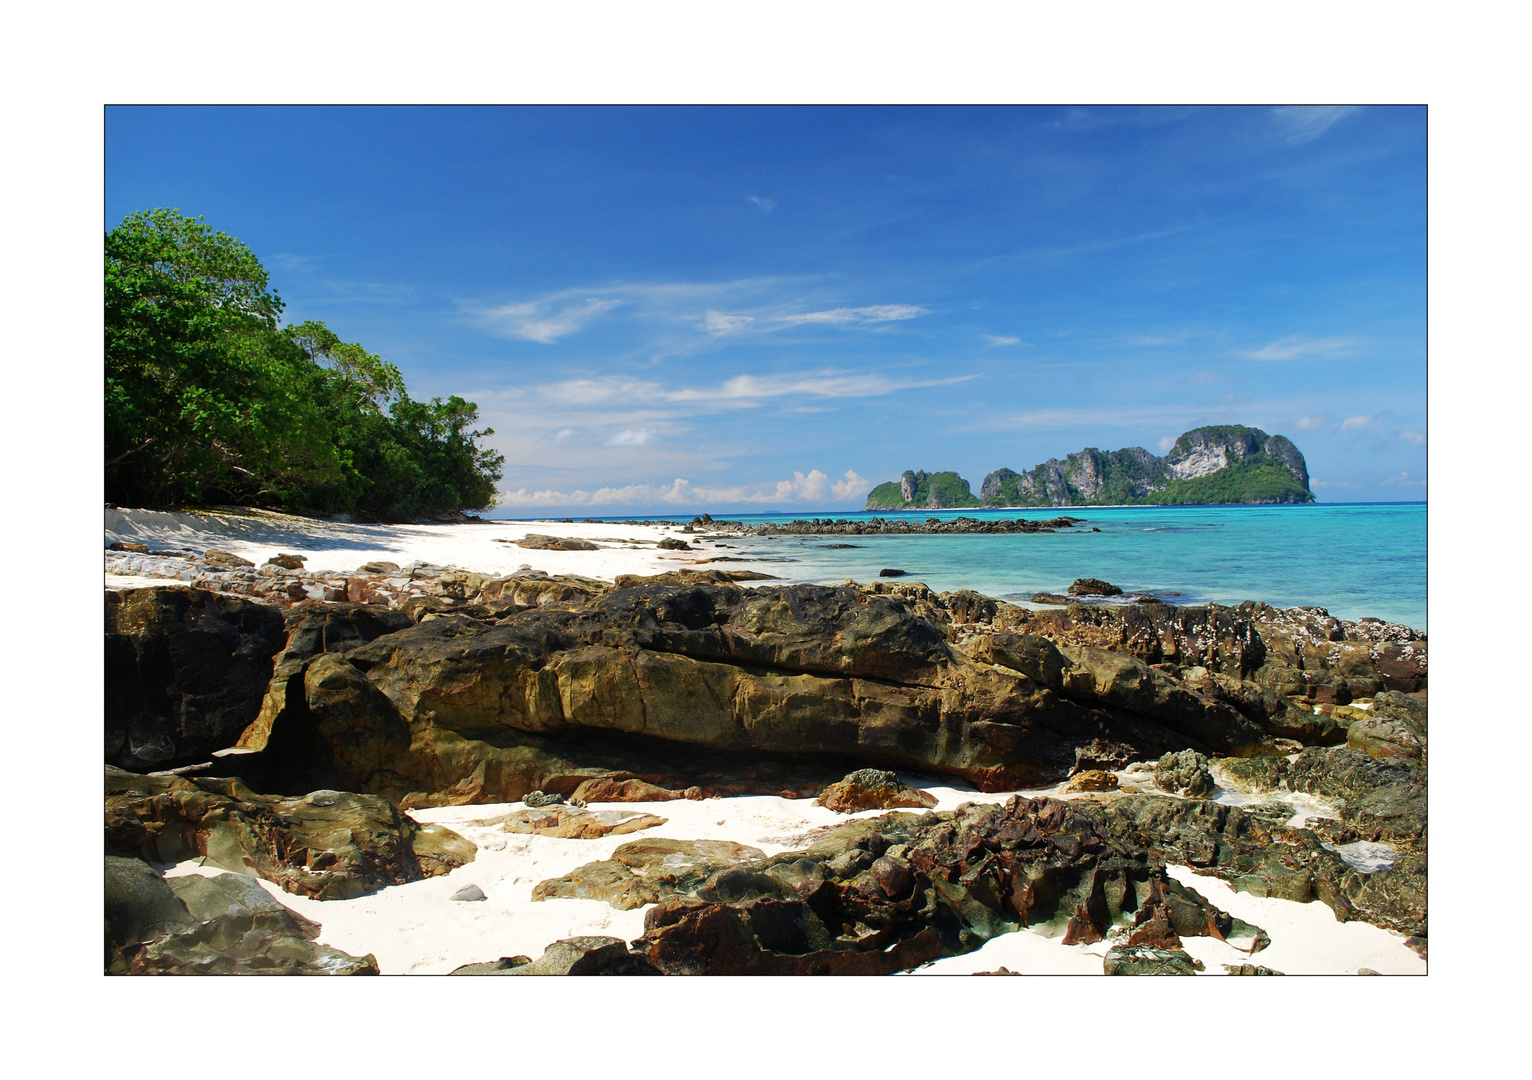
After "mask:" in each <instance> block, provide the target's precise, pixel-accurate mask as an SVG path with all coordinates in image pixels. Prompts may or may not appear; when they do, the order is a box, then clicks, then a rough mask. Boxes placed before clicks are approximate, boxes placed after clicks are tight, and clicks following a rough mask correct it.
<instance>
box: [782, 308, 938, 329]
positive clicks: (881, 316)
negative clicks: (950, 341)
mask: <svg viewBox="0 0 1532 1080" xmlns="http://www.w3.org/2000/svg"><path fill="white" fill-rule="evenodd" d="M928 314H930V312H928V311H927V310H926V309H925V308H923V307H919V306H917V305H915V304H871V305H869V306H867V307H856V308H852V307H840V308H831V309H829V310H828V311H802V312H798V313H796V314H792V315H778V316H777V317H776V318H774V319H773V320H772V321H773V322H777V323H781V324H782V325H783V326H803V325H805V324H808V323H817V324H821V325H827V326H861V325H866V324H868V323H885V322H902V321H904V320H905V319H918V318H919V317H920V316H922V315H928Z"/></svg>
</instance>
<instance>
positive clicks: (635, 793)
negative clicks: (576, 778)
mask: <svg viewBox="0 0 1532 1080" xmlns="http://www.w3.org/2000/svg"><path fill="white" fill-rule="evenodd" d="M574 797H575V798H576V799H580V800H582V801H584V802H587V803H610V802H670V801H671V800H672V799H702V798H706V796H705V795H704V793H703V791H702V789H701V788H699V787H689V788H685V789H683V790H681V791H674V790H672V789H670V788H664V787H660V786H658V785H656V784H651V783H649V782H648V781H645V780H639V779H638V778H636V777H630V778H628V779H626V780H619V779H616V778H614V777H610V776H596V777H592V778H591V779H589V780H585V781H582V782H581V784H580V786H579V787H577V788H575V791H574Z"/></svg>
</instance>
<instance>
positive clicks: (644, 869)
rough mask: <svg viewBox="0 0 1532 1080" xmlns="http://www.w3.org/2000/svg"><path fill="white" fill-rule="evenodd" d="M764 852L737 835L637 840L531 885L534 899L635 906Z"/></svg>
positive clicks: (683, 889) (694, 886)
mask: <svg viewBox="0 0 1532 1080" xmlns="http://www.w3.org/2000/svg"><path fill="white" fill-rule="evenodd" d="M763 856H764V852H762V851H761V849H760V848H753V847H749V846H747V845H745V844H736V843H734V842H733V841H732V840H667V839H663V838H660V837H656V838H654V839H648V840H632V841H629V842H628V843H626V844H623V845H622V846H621V847H619V848H618V849H617V850H616V851H614V852H613V853H612V857H611V858H610V859H607V860H604V861H602V862H595V863H587V864H585V865H584V866H581V867H579V868H577V869H575V870H572V871H570V872H569V873H568V874H565V875H564V876H563V877H561V878H555V879H553V880H551V881H543V882H539V883H538V884H537V885H536V886H535V887H534V888H533V889H532V899H533V900H551V899H562V900H605V901H606V902H607V903H608V904H611V905H612V906H613V907H615V908H619V909H621V910H623V911H631V910H632V909H634V908H640V907H643V906H644V905H645V904H652V903H655V902H656V901H658V900H660V899H661V898H663V897H667V896H677V895H682V894H685V893H689V892H691V891H693V890H695V889H697V888H700V887H701V886H703V884H704V883H705V882H707V881H709V880H710V879H712V878H714V877H716V876H718V875H719V874H720V873H725V874H726V873H727V871H728V869H729V868H732V867H734V866H736V865H737V864H741V863H749V862H751V861H753V860H756V859H759V858H761V857H763ZM721 868H722V869H721Z"/></svg>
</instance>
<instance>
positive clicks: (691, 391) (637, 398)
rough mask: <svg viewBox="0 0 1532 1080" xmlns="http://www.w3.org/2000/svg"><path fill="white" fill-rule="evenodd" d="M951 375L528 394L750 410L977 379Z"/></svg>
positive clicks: (612, 384) (571, 386)
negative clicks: (788, 400)
mask: <svg viewBox="0 0 1532 1080" xmlns="http://www.w3.org/2000/svg"><path fill="white" fill-rule="evenodd" d="M977 377H978V376H977V375H953V376H948V377H947V378H942V379H896V378H890V377H888V376H886V375H879V374H876V373H873V372H867V373H861V374H856V373H849V372H842V371H819V372H796V373H783V374H777V375H736V376H734V377H733V378H731V379H725V380H724V381H723V382H720V383H713V384H711V385H697V386H666V385H664V384H663V383H659V382H653V381H650V380H646V379H637V378H633V377H631V376H623V375H607V376H602V377H599V378H594V379H566V380H564V381H562V382H556V383H545V384H544V385H542V386H538V387H535V388H533V389H532V390H531V391H530V393H531V394H532V395H534V396H535V397H538V398H540V399H542V400H543V401H545V402H547V403H550V404H558V405H566V406H592V405H614V404H621V405H624V406H632V405H639V404H647V405H660V404H677V405H681V404H704V405H706V404H717V405H725V406H750V405H755V404H759V403H760V402H763V401H767V400H770V399H773V398H783V397H791V396H799V397H810V398H858V397H882V396H883V395H885V394H892V393H896V392H898V391H900V390H914V389H919V388H921V387H927V386H951V385H953V384H956V383H962V382H967V381H968V380H970V379H975V378H977Z"/></svg>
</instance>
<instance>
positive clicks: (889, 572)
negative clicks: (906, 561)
mask: <svg viewBox="0 0 1532 1080" xmlns="http://www.w3.org/2000/svg"><path fill="white" fill-rule="evenodd" d="M907 573H909V571H908V570H896V569H893V568H890V567H884V568H883V569H882V570H879V571H878V576H879V577H904V576H905V575H906V574H907Z"/></svg>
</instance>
